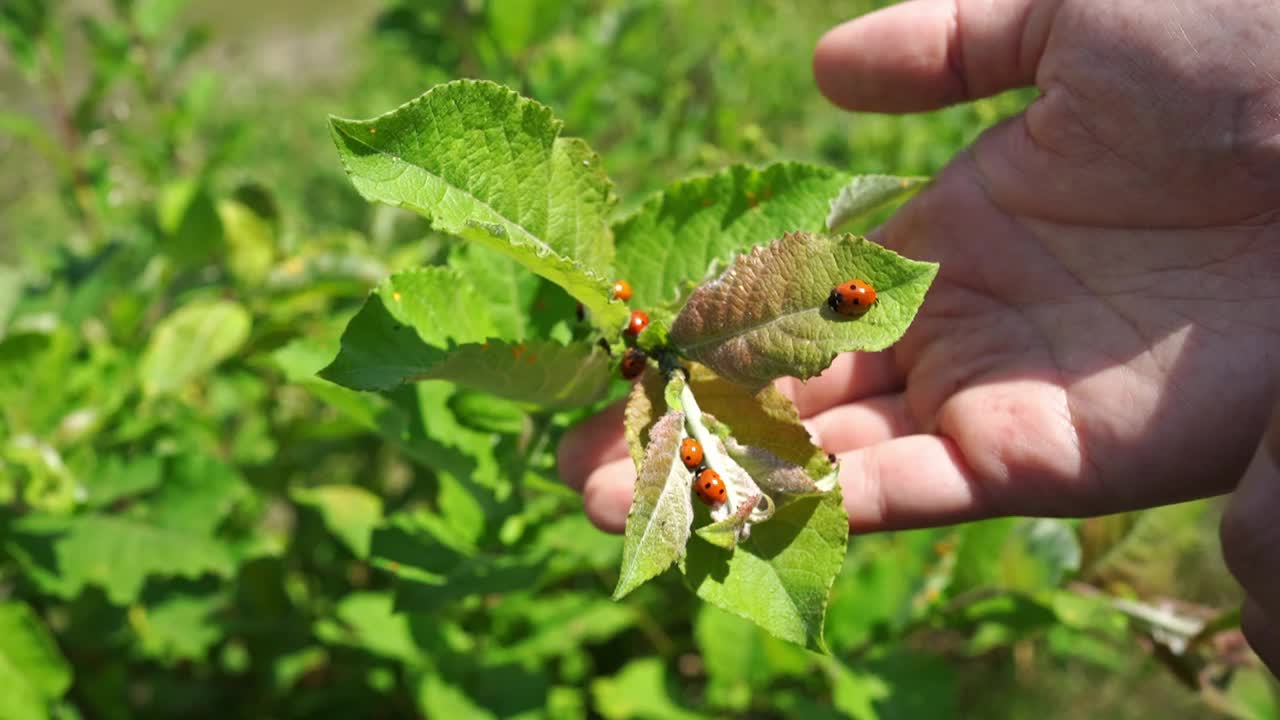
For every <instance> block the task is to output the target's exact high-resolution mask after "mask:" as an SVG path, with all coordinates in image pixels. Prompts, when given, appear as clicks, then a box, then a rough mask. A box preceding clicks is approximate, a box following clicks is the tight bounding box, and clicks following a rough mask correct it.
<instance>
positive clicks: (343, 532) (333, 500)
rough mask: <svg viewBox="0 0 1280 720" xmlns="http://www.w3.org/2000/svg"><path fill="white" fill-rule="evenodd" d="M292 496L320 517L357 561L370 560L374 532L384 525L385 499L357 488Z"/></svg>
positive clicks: (323, 487)
mask: <svg viewBox="0 0 1280 720" xmlns="http://www.w3.org/2000/svg"><path fill="white" fill-rule="evenodd" d="M289 495H290V497H292V498H293V499H294V501H296V502H298V503H300V504H302V505H306V506H308V507H311V508H314V509H315V510H316V512H318V513H320V517H321V518H323V519H324V524H325V525H326V526H328V528H329V531H330V532H332V533H333V534H334V535H336V536H337V537H338V539H340V540H342V542H343V544H345V545H346V546H347V548H348V549H350V550H351V552H352V553H354V554H355V556H356V557H358V558H367V557H369V542H370V538H371V536H372V533H373V529H374V527H376V526H377V525H378V523H380V522H381V521H382V498H380V497H378V496H377V495H374V494H373V493H371V492H369V491H368V490H365V489H364V488H362V487H360V486H358V485H321V486H319V487H313V488H295V489H294V490H293V491H292V492H290V493H289Z"/></svg>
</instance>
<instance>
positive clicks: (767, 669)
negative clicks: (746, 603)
mask: <svg viewBox="0 0 1280 720" xmlns="http://www.w3.org/2000/svg"><path fill="white" fill-rule="evenodd" d="M693 630H694V632H693V635H694V639H695V640H696V641H697V644H698V650H699V651H700V652H701V653H702V660H703V663H704V665H705V667H706V671H707V695H706V697H707V703H708V704H709V705H711V706H713V707H718V708H725V709H727V710H732V711H735V712H737V713H739V714H741V713H744V712H745V711H746V710H747V709H748V708H749V707H750V704H751V700H752V697H753V690H756V689H759V688H763V687H765V686H767V685H769V684H770V683H771V682H772V681H774V680H775V679H777V678H781V677H797V678H801V677H806V676H808V675H810V674H811V673H812V672H813V661H812V657H813V656H812V655H810V654H809V653H806V652H805V651H804V650H801V649H800V648H798V647H796V646H795V645H790V644H788V643H784V642H782V641H781V640H778V639H776V638H774V637H772V636H770V635H769V634H767V633H765V632H764V631H762V630H760V629H759V628H757V627H754V626H752V625H750V624H748V623H747V622H746V621H745V620H743V619H741V618H738V617H735V616H733V615H730V614H729V613H727V612H725V611H723V610H721V609H719V608H717V607H715V606H714V605H705V604H704V605H703V606H702V607H701V608H700V609H699V610H698V616H697V618H696V619H695V620H694V627H693Z"/></svg>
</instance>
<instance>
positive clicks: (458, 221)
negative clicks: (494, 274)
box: [329, 80, 626, 327]
mask: <svg viewBox="0 0 1280 720" xmlns="http://www.w3.org/2000/svg"><path fill="white" fill-rule="evenodd" d="M329 124H330V129H331V130H332V134H333V140H334V142H335V143H336V144H337V146H338V153H339V155H340V156H341V158H342V163H343V165H344V166H345V167H346V170H347V174H348V175H349V176H350V177H351V181H352V183H353V184H354V185H355V187H356V189H357V190H358V191H359V192H360V194H361V195H363V196H364V197H365V198H366V199H368V200H372V201H376V202H382V203H386V204H388V205H394V206H397V207H404V208H408V209H410V210H413V211H415V212H417V213H419V214H421V215H423V216H425V217H428V218H430V219H431V221H432V223H433V224H434V225H435V227H436V228H437V229H439V230H441V231H443V232H447V233H450V234H452V235H457V236H459V237H462V238H464V239H466V240H470V241H474V242H478V243H481V244H483V245H486V246H488V247H490V248H492V249H494V250H497V251H499V252H502V253H505V254H507V255H509V256H511V257H512V258H514V259H515V260H517V261H518V262H520V263H521V264H522V265H524V266H525V267H527V268H529V269H530V270H532V271H533V272H535V273H537V274H539V275H541V276H543V277H545V278H547V279H548V280H551V281H552V282H554V283H556V284H558V285H560V286H561V287H563V288H564V289H565V290H567V291H568V292H569V294H570V295H573V296H574V297H575V298H577V299H578V300H579V301H581V302H582V303H583V304H584V305H586V306H587V307H589V308H590V309H591V310H592V312H593V313H594V314H595V316H596V318H597V322H599V323H600V325H601V326H602V327H621V326H622V324H623V322H624V321H625V319H626V308H625V306H624V305H623V304H621V303H614V302H610V299H609V288H610V285H611V267H612V261H613V240H612V237H611V235H610V230H609V226H608V224H607V221H606V218H607V215H608V212H609V208H610V206H611V204H612V203H613V195H612V191H611V183H610V182H609V179H608V178H607V177H606V176H605V174H604V172H603V171H602V170H601V166H600V158H599V157H598V156H597V155H596V154H595V153H594V152H592V151H591V149H590V148H589V147H587V145H586V143H584V142H583V141H582V140H580V139H577V138H569V137H561V136H560V130H561V126H562V124H561V122H560V121H559V120H557V119H556V118H555V117H554V116H553V115H552V113H551V110H550V109H549V108H547V107H546V106H544V105H541V104H539V103H536V102H534V101H532V100H529V99H527V98H523V97H521V96H520V95H518V94H517V93H515V92H513V91H511V90H508V89H506V88H504V87H502V86H500V85H497V84H494V83H490V82H481V81H471V80H460V81H457V82H451V83H447V84H445V85H439V86H437V87H435V88H432V89H431V90H429V91H428V92H427V93H425V94H424V95H422V96H420V97H418V98H417V99H415V100H412V101H410V102H408V103H406V104H404V105H401V106H400V107H399V108H396V109H395V110H393V111H391V112H389V113H387V114H385V115H381V116H379V117H376V118H372V119H370V120H344V119H341V118H330V121H329Z"/></svg>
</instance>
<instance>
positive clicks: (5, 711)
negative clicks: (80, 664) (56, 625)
mask: <svg viewBox="0 0 1280 720" xmlns="http://www.w3.org/2000/svg"><path fill="white" fill-rule="evenodd" d="M70 687H71V666H70V664H68V663H67V661H66V659H65V658H63V657H62V653H61V652H60V651H59V650H58V644H57V643H56V642H55V641H54V639H53V635H52V634H51V633H50V632H49V629H48V628H46V627H45V625H44V622H43V621H41V619H40V617H39V616H38V615H36V613H35V612H34V611H32V609H31V608H30V607H29V606H27V605H26V604H25V603H21V602H13V601H11V602H3V603H0V717H3V718H6V720H44V718H48V717H50V714H49V706H50V705H51V704H52V703H53V702H54V701H56V700H58V699H59V698H61V697H62V696H63V694H64V693H66V692H67V690H68V689H70Z"/></svg>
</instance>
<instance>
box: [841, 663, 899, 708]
mask: <svg viewBox="0 0 1280 720" xmlns="http://www.w3.org/2000/svg"><path fill="white" fill-rule="evenodd" d="M825 666H826V670H827V676H828V677H829V678H830V679H831V704H832V705H834V706H835V707H836V709H837V710H839V711H840V712H842V713H844V714H845V716H847V717H851V718H854V720H880V714H879V713H877V712H876V708H875V704H876V702H877V701H880V700H884V699H885V698H888V697H890V696H891V695H892V694H893V692H892V688H890V687H889V686H888V685H887V684H886V683H885V681H884V680H883V679H882V678H880V677H879V676H877V675H875V674H872V673H868V672H857V671H855V670H853V669H852V668H850V667H848V666H847V665H844V664H843V663H841V662H840V661H839V660H836V659H835V658H829V659H828V660H827V661H826V662H825Z"/></svg>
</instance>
